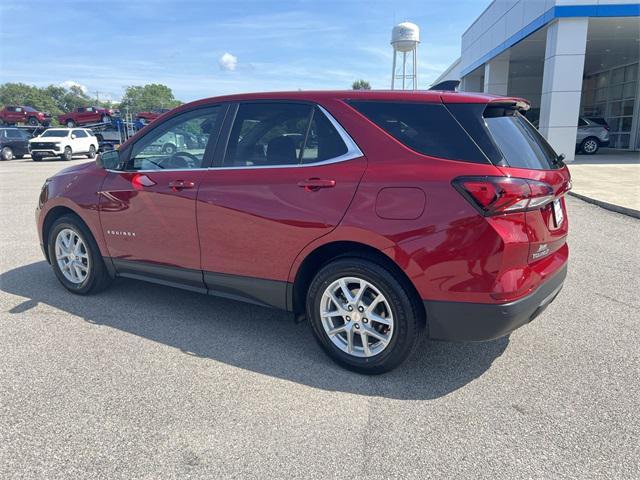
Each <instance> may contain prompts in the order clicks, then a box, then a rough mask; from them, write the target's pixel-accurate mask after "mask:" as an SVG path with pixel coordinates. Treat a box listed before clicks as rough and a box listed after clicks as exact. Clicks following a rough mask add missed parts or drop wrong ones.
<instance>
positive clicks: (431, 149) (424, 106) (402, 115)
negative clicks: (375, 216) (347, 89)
mask: <svg viewBox="0 0 640 480" xmlns="http://www.w3.org/2000/svg"><path fill="white" fill-rule="evenodd" d="M349 104H350V105H351V106H352V107H354V108H355V109H356V110H358V111H359V112H360V113H362V114H363V115H364V116H365V117H367V118H368V119H369V120H371V121H372V122H373V123H375V124H376V125H378V126H379V127H380V128H382V129H383V130H385V131H386V132H387V133H388V134H390V135H391V136H393V137H394V138H396V139H397V140H398V141H400V142H401V143H403V144H404V145H406V146H407V147H409V148H410V149H412V150H415V151H416V152H418V153H422V154H424V155H429V156H431V157H438V158H446V159H449V160H462V161H467V162H474V163H489V161H488V159H487V158H486V157H485V156H484V154H483V153H482V151H481V150H480V149H479V148H478V147H477V146H476V145H475V144H474V142H473V140H471V138H470V137H469V135H468V134H467V132H465V130H464V129H463V128H462V127H461V126H460V124H459V123H458V122H457V121H456V120H455V119H454V118H453V116H452V115H451V114H450V113H449V111H448V110H447V109H446V107H445V106H444V105H442V104H440V103H413V102H384V101H382V102H378V101H350V102H349Z"/></svg>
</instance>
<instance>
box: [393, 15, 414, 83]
mask: <svg viewBox="0 0 640 480" xmlns="http://www.w3.org/2000/svg"><path fill="white" fill-rule="evenodd" d="M419 43H420V29H419V28H418V26H417V25H416V24H415V23H411V22H402V23H399V24H398V25H396V26H395V27H393V30H392V31H391V46H392V47H393V70H392V71H391V90H393V89H394V88H395V82H396V80H398V81H399V82H400V81H402V89H403V90H404V89H405V88H406V87H407V85H408V84H411V88H412V89H413V90H417V89H418V44H419ZM398 53H401V54H402V73H400V74H399V73H398V72H397V70H396V60H397V58H398ZM408 54H411V64H410V65H407V55H408ZM407 68H408V69H407Z"/></svg>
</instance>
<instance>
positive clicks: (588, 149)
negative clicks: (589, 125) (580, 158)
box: [580, 137, 600, 155]
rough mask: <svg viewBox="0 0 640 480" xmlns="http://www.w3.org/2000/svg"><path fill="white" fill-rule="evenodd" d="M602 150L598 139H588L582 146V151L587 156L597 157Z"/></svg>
mask: <svg viewBox="0 0 640 480" xmlns="http://www.w3.org/2000/svg"><path fill="white" fill-rule="evenodd" d="M599 149H600V140H598V139H597V138H596V137H587V138H585V139H584V140H583V141H582V143H581V144H580V151H581V152H582V153H584V154H585V155H595V154H596V153H598V150H599Z"/></svg>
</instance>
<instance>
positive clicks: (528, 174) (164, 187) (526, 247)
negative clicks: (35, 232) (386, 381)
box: [38, 91, 570, 304]
mask: <svg viewBox="0 0 640 480" xmlns="http://www.w3.org/2000/svg"><path fill="white" fill-rule="evenodd" d="M350 98H359V99H371V100H401V101H425V102H436V103H439V102H442V101H444V102H445V103H489V102H493V101H501V100H502V101H519V99H511V98H509V99H504V98H501V97H495V96H490V95H483V94H463V93H451V92H415V93H408V92H388V91H387V92H376V91H369V92H362V91H346V92H283V93H271V94H249V95H234V96H228V97H218V98H214V99H206V100H201V101H198V102H193V103H191V104H187V105H183V106H181V107H179V108H177V109H175V110H173V111H172V112H169V113H168V114H166V116H165V117H164V118H163V119H160V120H159V121H160V122H162V121H165V120H166V119H170V118H172V117H173V116H174V115H176V114H178V113H180V112H183V111H186V110H189V109H192V108H196V107H199V106H203V105H209V104H213V103H220V102H235V101H241V100H255V99H261V100H266V99H274V100H278V99H281V100H305V101H309V102H315V103H317V104H319V105H321V106H323V107H324V108H325V109H326V110H328V111H329V112H330V113H331V114H332V115H333V116H334V118H335V119H336V120H337V121H338V122H339V123H340V124H341V125H342V127H343V128H344V129H345V130H346V131H347V132H348V133H349V135H350V136H351V137H352V138H353V140H354V141H355V143H356V144H357V145H358V147H359V148H360V150H361V151H362V152H363V153H364V157H360V158H356V159H352V160H348V161H344V162H338V163H327V164H324V165H320V166H304V167H285V168H282V167H279V168H275V167H274V168H245V169H210V170H207V169H202V170H192V171H189V170H185V171H180V172H169V171H167V172H162V171H157V172H147V173H145V174H144V175H145V177H144V178H141V177H140V176H139V175H140V174H136V173H131V172H129V173H126V172H125V173H123V172H120V173H118V172H105V171H104V170H101V169H100V168H98V167H95V166H94V167H83V168H81V169H78V170H76V171H67V172H66V173H64V174H62V175H58V176H56V177H54V179H53V181H52V182H51V183H50V184H49V186H48V187H47V190H48V192H49V193H48V196H47V198H46V201H45V202H44V203H43V206H42V209H41V211H40V213H39V223H38V225H39V230H40V231H41V230H42V225H43V222H44V218H45V216H46V214H47V212H49V211H50V210H51V208H53V207H55V206H57V205H64V206H68V207H69V208H72V209H73V210H75V211H76V212H78V214H79V215H80V216H81V217H82V218H83V219H84V220H85V222H86V223H87V225H89V227H90V229H91V231H92V232H93V233H94V235H95V236H96V240H97V241H98V244H99V246H100V249H101V251H102V253H103V255H105V256H111V257H116V258H121V259H129V260H138V261H144V262H150V263H156V264H163V265H171V266H176V267H182V268H189V269H194V270H204V271H211V272H218V273H227V274H234V275H242V276H248V277H256V278H261V279H271V280H279V281H288V282H294V281H295V279H296V274H297V272H298V269H299V268H300V265H301V264H302V262H303V261H304V259H305V258H307V256H308V255H309V254H311V253H312V252H313V251H315V250H316V249H317V248H319V247H321V246H323V245H326V244H328V243H332V242H337V241H350V242H358V243H362V244H365V245H368V246H370V247H373V248H375V249H377V250H379V251H381V252H383V253H384V254H386V255H387V256H388V257H389V258H390V259H392V260H393V261H394V262H395V263H396V264H397V265H398V266H399V267H400V268H401V269H402V271H404V273H405V274H406V275H407V277H408V278H409V279H410V280H411V282H412V283H413V285H414V286H415V288H416V290H417V291H418V293H419V295H420V297H421V298H423V299H428V300H445V301H455V302H477V303H488V304H491V303H493V304H498V303H504V302H507V301H510V300H513V299H518V298H521V297H523V296H525V295H527V294H528V293H530V292H531V291H532V290H534V289H535V288H537V287H538V286H539V285H540V284H541V283H542V282H544V281H545V279H547V278H549V277H550V276H552V275H553V274H554V273H555V272H557V271H558V270H559V269H561V268H562V267H563V266H564V265H565V264H566V261H567V257H568V247H567V245H566V235H567V232H568V222H567V221H566V210H564V213H565V221H564V223H563V224H561V225H560V226H555V224H554V223H553V219H552V215H551V207H550V206H549V205H547V206H546V207H543V208H541V209H539V210H535V211H529V212H519V213H508V214H502V215H499V216H493V217H485V216H483V214H481V213H480V212H479V211H478V210H477V209H476V208H475V207H474V206H473V205H472V204H471V202H470V201H468V200H467V199H466V198H464V197H463V196H462V195H461V194H460V192H458V191H457V190H456V189H455V188H454V187H453V186H452V181H453V180H454V179H455V178H457V177H460V176H513V177H519V178H526V179H532V180H539V181H543V182H545V183H548V184H549V185H551V186H552V187H553V189H554V195H555V196H556V197H557V198H560V197H562V195H563V194H564V193H565V191H566V190H567V189H568V185H569V179H570V176H569V172H568V170H567V169H566V168H563V169H559V170H528V169H518V168H506V167H497V166H494V165H492V164H490V163H486V164H480V163H470V162H463V161H454V160H443V159H438V158H433V157H429V156H425V155H421V154H418V153H416V152H414V151H412V150H410V149H409V148H408V147H406V146H404V145H403V144H402V143H400V142H399V141H397V140H396V139H394V138H393V137H391V136H389V135H388V134H386V133H385V132H384V131H383V130H381V129H380V128H379V127H377V126H376V125H375V124H373V123H372V122H370V121H368V120H367V119H366V118H365V117H364V116H362V115H361V114H360V113H358V112H357V111H355V110H354V109H352V108H351V107H350V106H349V105H347V104H346V103H345V101H344V100H345V99H350ZM146 130H147V129H145V130H142V131H140V132H139V133H138V134H136V135H135V136H134V137H132V139H130V140H129V141H128V142H126V143H125V144H124V145H123V146H122V147H121V151H126V149H127V148H128V146H129V145H130V144H131V143H132V142H135V141H136V140H137V139H138V138H140V136H141V135H145V134H146ZM309 178H319V179H323V180H335V186H334V187H332V188H326V189H321V190H318V191H308V190H306V189H304V188H301V187H299V186H298V183H299V182H300V181H304V180H307V179H309ZM80 179H81V180H82V181H80ZM175 180H183V181H186V182H192V183H193V188H191V189H185V190H181V191H174V190H172V189H171V188H170V187H169V186H168V184H169V182H171V181H175ZM97 192H101V193H100V194H98V193H97ZM381 192H382V193H381ZM381 195H382V196H383V201H384V202H383V203H384V205H382V206H381V205H380V204H379V203H378V204H377V201H378V199H379V198H380V196H381ZM395 196H397V198H396V197H395ZM562 203H563V204H564V201H563V200H562ZM562 208H563V209H564V205H563V207H562ZM107 231H115V232H125V235H118V234H111V233H109V234H105V232H107ZM129 233H135V237H133V236H131V235H128V234H129ZM543 244H546V247H545V248H548V249H549V252H548V254H546V255H545V256H543V257H542V258H540V259H537V260H535V261H533V260H532V259H531V252H532V251H534V250H536V249H538V248H540V246H541V245H543Z"/></svg>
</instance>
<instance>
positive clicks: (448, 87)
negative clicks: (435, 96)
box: [429, 80, 460, 92]
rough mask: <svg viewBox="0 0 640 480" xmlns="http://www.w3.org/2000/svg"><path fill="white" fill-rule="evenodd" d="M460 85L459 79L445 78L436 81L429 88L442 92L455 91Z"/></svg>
mask: <svg viewBox="0 0 640 480" xmlns="http://www.w3.org/2000/svg"><path fill="white" fill-rule="evenodd" d="M458 85H460V80H445V81H444V82H440V83H436V84H435V85H433V86H432V87H431V88H429V90H440V91H442V92H456V91H457V90H458Z"/></svg>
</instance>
